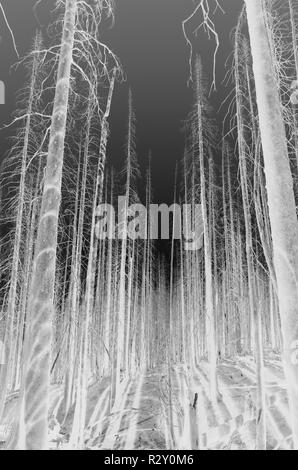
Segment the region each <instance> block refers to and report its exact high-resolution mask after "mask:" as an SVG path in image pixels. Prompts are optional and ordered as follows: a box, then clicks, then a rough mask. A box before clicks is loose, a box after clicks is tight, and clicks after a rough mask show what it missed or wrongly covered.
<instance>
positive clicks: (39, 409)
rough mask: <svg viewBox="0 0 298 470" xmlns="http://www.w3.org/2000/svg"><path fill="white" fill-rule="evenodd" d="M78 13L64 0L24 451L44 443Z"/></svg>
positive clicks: (34, 291) (30, 337) (71, 0)
mask: <svg viewBox="0 0 298 470" xmlns="http://www.w3.org/2000/svg"><path fill="white" fill-rule="evenodd" d="M76 13H77V2H76V0H67V1H66V6H65V17H64V25H63V36H62V46H61V51H60V57H59V68H58V76H57V85H56V94H55V101H54V108H53V115H52V127H51V132H50V143H49V150H48V157H47V168H46V175H45V185H44V192H43V197H42V208H41V214H40V221H39V227H38V234H37V245H36V253H35V261H34V268H33V281H32V288H31V295H30V303H29V309H30V318H29V328H28V330H27V334H26V343H27V346H28V349H27V357H26V359H25V361H26V365H25V375H24V381H25V387H24V398H25V426H26V428H25V435H26V441H25V445H26V449H28V450H39V449H40V450H42V449H46V448H47V445H48V444H47V441H48V407H49V387H50V356H51V341H52V320H53V312H54V287H55V268H56V250H57V233H58V215H59V208H60V200H61V180H62V168H63V157H64V140H65V132H66V120H67V109H68V98H69V90H70V72H71V65H72V53H73V45H74V34H75V22H76Z"/></svg>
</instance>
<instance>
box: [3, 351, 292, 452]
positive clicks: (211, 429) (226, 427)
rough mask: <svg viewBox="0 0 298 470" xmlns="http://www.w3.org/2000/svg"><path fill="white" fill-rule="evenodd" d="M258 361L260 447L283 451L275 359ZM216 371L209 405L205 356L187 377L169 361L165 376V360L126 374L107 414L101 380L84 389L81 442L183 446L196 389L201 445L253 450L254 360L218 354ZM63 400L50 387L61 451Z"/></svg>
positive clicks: (281, 389) (55, 444)
mask: <svg viewBox="0 0 298 470" xmlns="http://www.w3.org/2000/svg"><path fill="white" fill-rule="evenodd" d="M265 366H266V368H265V378H266V397H267V400H266V401H267V412H266V423H267V449H290V448H291V429H290V424H289V423H290V416H289V409H288V401H287V392H286V386H285V380H284V375H283V371H282V365H281V362H280V360H279V358H278V357H277V356H275V355H273V354H271V355H270V357H267V358H266V361H265ZM218 372H219V373H218V380H219V391H220V394H221V398H220V399H219V400H218V401H217V402H216V403H212V402H211V401H210V391H209V380H208V374H209V371H208V363H207V362H201V363H200V365H199V366H198V367H197V368H196V370H195V372H194V373H193V374H192V376H191V377H190V375H189V373H188V371H187V370H186V368H185V367H183V366H182V365H176V366H174V367H172V368H171V374H170V377H169V371H168V368H167V367H166V366H164V367H160V368H159V369H156V370H153V371H150V372H144V373H141V374H139V375H138V376H137V377H135V378H134V379H132V380H126V381H125V382H123V384H122V390H121V394H120V398H119V400H118V401H117V405H116V406H115V407H114V409H113V410H112V412H111V413H108V397H109V382H108V380H107V379H106V380H103V381H102V382H101V383H95V384H93V385H92V386H90V387H89V391H88V400H87V425H86V429H85V436H84V442H85V444H84V447H85V448H86V449H90V450H92V449H93V450H96V449H108V450H112V449H114V450H116V449H118V450H131V449H136V450H141V449H150V450H161V449H173V448H176V449H180V450H183V449H190V448H191V447H190V440H191V438H190V436H191V432H192V431H190V427H191V425H190V422H191V418H190V409H191V406H190V404H192V403H193V400H194V396H195V393H197V394H198V402H197V410H198V411H197V412H198V415H197V416H198V420H197V422H198V436H199V447H200V449H214V450H216V449H226V450H238V449H239V450H253V449H255V447H256V418H255V416H256V406H255V402H256V374H255V365H254V360H253V358H252V357H247V356H246V357H239V358H237V360H233V361H230V360H223V361H222V362H221V364H220V365H219V368H218ZM62 399H63V390H62V389H61V387H60V386H53V387H52V391H51V426H50V427H51V429H50V440H51V448H52V449H61V450H64V449H69V448H71V438H70V436H71V430H72V421H73V415H74V409H71V410H70V413H69V415H68V417H67V420H66V421H65V423H64V425H63V426H60V425H59V407H60V404H61V401H62ZM15 401H16V400H15V398H13V399H11V400H10V402H9V403H8V406H7V409H6V413H5V422H4V423H2V426H0V440H1V429H2V431H3V429H4V428H5V426H8V425H9V423H10V422H11V421H12V416H13V413H14V409H15V407H14V402H15ZM171 403H172V406H170V404H171ZM2 440H5V439H4V438H2Z"/></svg>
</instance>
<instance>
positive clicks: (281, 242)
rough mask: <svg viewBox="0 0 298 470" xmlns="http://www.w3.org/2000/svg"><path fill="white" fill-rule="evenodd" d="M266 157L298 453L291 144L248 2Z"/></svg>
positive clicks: (262, 17)
mask: <svg viewBox="0 0 298 470" xmlns="http://www.w3.org/2000/svg"><path fill="white" fill-rule="evenodd" d="M245 3H246V10H247V19H248V26H249V34H250V43H251V50H252V56H253V70H254V76H255V83H256V94H257V104H258V111H259V121H260V130H261V138H262V145H263V152H264V163H265V175H266V184H267V192H268V205H269V214H270V221H271V228H272V239H273V251H274V265H275V272H276V278H277V287H278V299H279V307H280V315H281V323H282V334H283V342H284V368H285V375H286V380H287V388H288V393H289V401H290V411H291V419H292V428H293V440H294V447H295V449H298V361H297V345H298V289H297V279H298V224H297V216H296V207H295V200H294V192H293V181H292V175H291V171H290V163H289V156H288V151H287V139H286V132H285V126H284V122H283V116H282V111H281V104H280V100H279V92H278V88H277V86H276V82H275V80H274V64H273V60H272V55H271V51H270V43H269V39H268V33H267V27H266V10H265V6H264V2H263V1H260V0H245Z"/></svg>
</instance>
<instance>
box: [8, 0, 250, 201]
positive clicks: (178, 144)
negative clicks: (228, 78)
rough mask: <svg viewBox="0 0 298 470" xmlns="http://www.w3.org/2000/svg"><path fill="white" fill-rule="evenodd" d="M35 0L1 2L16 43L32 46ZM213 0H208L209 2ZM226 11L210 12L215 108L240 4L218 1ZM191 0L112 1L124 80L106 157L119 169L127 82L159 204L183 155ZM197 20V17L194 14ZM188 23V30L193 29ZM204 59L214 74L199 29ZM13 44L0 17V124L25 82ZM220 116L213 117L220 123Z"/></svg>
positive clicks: (113, 38) (111, 36) (47, 6)
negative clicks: (2, 92) (1, 91)
mask: <svg viewBox="0 0 298 470" xmlns="http://www.w3.org/2000/svg"><path fill="white" fill-rule="evenodd" d="M35 1H36V0H2V4H3V7H4V9H5V11H6V13H7V17H8V19H9V22H10V24H11V27H12V29H13V31H14V34H15V38H16V42H17V45H18V49H19V51H20V53H21V54H24V53H26V52H27V51H28V49H29V48H30V45H31V42H32V38H33V36H34V32H35V29H36V27H37V22H36V19H35V17H34V14H33V10H32V6H33V5H34V3H35ZM211 1H213V0H211ZM54 3H55V2H54V0H44V1H43V2H42V5H41V7H40V8H39V10H38V12H39V17H40V21H41V22H42V23H43V24H45V25H46V24H47V23H48V22H49V19H50V18H51V14H50V10H51V8H52V7H53V6H54ZM221 4H222V6H223V8H224V10H225V11H226V14H225V15H222V14H221V13H218V14H217V15H216V17H215V23H216V28H217V31H218V34H219V37H220V42H221V47H220V51H219V54H218V62H217V84H218V93H217V94H214V95H213V96H212V102H213V105H214V108H215V109H218V107H219V105H220V103H221V101H222V99H223V98H224V97H225V95H226V93H227V91H226V90H225V89H224V86H223V85H222V80H223V78H224V75H225V67H224V66H225V61H226V59H227V57H228V56H229V54H230V52H231V50H232V43H231V39H230V33H231V31H232V29H233V28H234V26H235V24H236V19H237V15H238V13H239V11H240V8H241V6H242V2H241V1H239V0H222V2H221ZM193 8H194V3H193V1H192V0H116V22H115V26H114V27H113V29H110V30H108V31H107V32H106V33H105V40H106V42H107V43H108V44H109V46H110V47H112V48H113V50H114V51H115V52H116V53H117V55H118V56H119V58H120V59H121V62H122V64H123V67H124V70H125V73H126V76H127V82H126V83H124V84H122V85H118V86H117V89H116V94H115V97H114V102H113V108H112V117H111V130H112V136H111V141H110V144H109V160H110V162H111V163H113V164H114V165H115V166H116V167H121V165H122V161H123V158H124V155H123V145H124V140H125V131H126V119H127V94H128V87H129V86H131V88H132V91H133V96H134V103H135V109H136V115H137V152H138V157H139V160H140V162H141V165H142V167H144V166H145V165H146V161H147V156H148V153H149V150H150V149H151V151H152V167H153V184H154V194H155V199H156V202H168V203H169V202H171V201H172V199H173V196H172V193H173V180H174V169H175V165H176V161H177V160H180V159H181V158H182V155H183V146H184V141H183V135H182V132H181V128H182V121H183V119H184V118H185V117H186V115H187V113H188V111H189V109H190V106H191V100H192V92H191V89H190V88H188V87H187V80H188V74H189V70H188V49H187V45H186V43H185V40H184V37H183V34H182V27H181V23H182V21H183V19H185V18H186V17H187V16H189V14H190V13H191V12H192V11H193ZM196 21H197V22H199V21H201V18H200V17H199V16H198V17H197V19H196ZM191 29H192V28H191V26H190V32H191ZM193 43H194V46H195V49H196V51H197V52H198V53H200V54H201V55H202V57H203V63H204V65H205V68H206V71H207V73H208V74H209V76H210V75H211V74H212V60H213V51H214V42H213V40H212V39H211V40H208V38H207V36H206V35H205V34H204V33H203V32H202V33H200V34H199V35H198V37H197V38H194V39H193ZM15 60H16V56H15V54H14V51H13V48H12V43H11V40H10V38H9V34H8V32H7V29H6V27H5V24H4V22H3V19H0V61H1V63H0V80H3V81H4V82H5V83H6V91H7V98H6V101H7V104H6V105H4V106H0V125H2V124H3V123H5V122H7V121H9V116H10V115H11V112H12V110H13V109H14V107H15V98H14V97H15V92H16V91H17V90H18V89H19V88H21V87H22V86H23V81H24V78H23V76H22V74H21V73H15V72H14V71H12V70H10V66H11V65H12V64H13V63H14V62H15ZM221 119H222V116H221V115H219V116H218V120H219V121H220V120H221ZM0 142H1V154H2V155H1V154H0V158H2V156H3V153H4V152H5V150H6V149H7V142H6V140H5V134H3V133H2V134H1V135H0Z"/></svg>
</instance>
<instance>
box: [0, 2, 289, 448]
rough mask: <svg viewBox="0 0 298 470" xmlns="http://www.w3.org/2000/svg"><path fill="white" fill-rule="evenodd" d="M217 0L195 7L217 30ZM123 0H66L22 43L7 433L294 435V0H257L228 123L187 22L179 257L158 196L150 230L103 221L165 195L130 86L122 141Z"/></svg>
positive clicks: (11, 202) (204, 440)
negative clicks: (116, 108)
mask: <svg viewBox="0 0 298 470" xmlns="http://www.w3.org/2000/svg"><path fill="white" fill-rule="evenodd" d="M210 3H216V4H217V2H209V4H208V1H207V0H202V1H198V2H197V4H198V6H197V9H196V11H199V10H200V11H201V13H202V15H203V18H204V20H203V25H202V26H203V27H205V30H206V31H207V33H209V35H211V36H212V37H213V39H214V40H215V43H218V41H220V37H218V36H217V33H216V30H215V26H214V23H213V20H212V16H211V13H212V7H213V6H214V5H213V6H212V5H210ZM216 6H218V8H220V5H215V7H216ZM116 14H117V11H116V10H115V5H114V1H113V0H92V1H91V0H88V1H87V0H86V1H84V2H82V1H79V0H57V2H56V8H55V10H54V11H53V22H52V24H51V26H50V27H49V32H50V34H49V38H50V39H49V38H48V37H47V38H43V37H42V35H41V33H40V32H38V31H37V32H36V36H35V38H34V39H33V41H32V49H31V52H30V53H29V54H28V56H26V57H24V58H21V59H20V66H21V67H23V68H24V69H25V70H26V74H27V83H26V87H25V88H24V89H23V90H21V91H20V93H19V96H18V103H19V108H18V110H17V111H16V112H15V115H14V116H13V118H12V120H11V121H10V122H9V124H8V127H7V128H6V129H9V132H10V150H9V152H8V154H7V155H5V158H4V159H3V163H2V167H1V175H0V178H1V183H0V184H1V193H0V204H1V205H0V209H1V212H0V214H1V226H2V227H3V230H2V233H3V235H2V238H1V241H0V263H1V272H0V276H1V280H0V309H1V315H0V445H1V448H2V447H3V448H6V449H26V450H40V449H41V450H46V449H49V448H55V446H57V447H59V448H62V449H63V448H67V449H77V450H78V449H111V448H115V449H133V448H142V449H148V448H163V449H193V450H195V449H211V448H226V449H227V448H229V449H230V448H243V449H245V448H251V449H257V450H265V449H291V448H294V449H296V450H298V285H297V282H298V220H297V203H298V5H297V2H295V1H294V0H245V1H244V2H243V10H242V11H241V14H240V16H239V18H238V23H237V24H236V25H235V28H234V30H233V32H232V35H231V38H232V42H233V55H232V59H231V64H230V67H229V70H228V72H227V82H228V86H227V90H229V91H227V97H226V100H225V102H224V103H223V106H224V107H225V108H226V116H225V119H224V122H223V123H222V125H221V126H220V125H219V124H218V120H217V119H216V113H217V110H215V109H213V108H212V106H211V99H210V94H211V93H212V92H213V89H214V86H215V80H216V64H215V66H214V76H213V77H212V76H211V77H209V76H208V73H209V74H210V70H209V69H208V72H207V70H206V67H205V65H204V61H203V59H202V58H201V57H200V56H198V55H196V54H195V50H194V49H193V48H192V45H191V44H192V42H191V41H192V40H194V41H195V39H193V38H191V39H190V38H189V36H188V35H186V32H185V31H186V29H185V23H183V25H182V26H183V28H182V32H181V34H183V32H184V35H185V39H186V41H187V42H188V45H190V49H191V50H190V52H191V54H190V86H191V87H192V90H193V106H192V109H190V110H189V114H188V116H186V117H185V125H184V136H185V151H184V155H181V159H180V161H179V162H177V170H176V178H175V185H174V187H173V201H174V202H175V203H177V204H180V205H183V204H188V205H189V207H191V208H192V209H193V210H192V211H190V212H189V217H190V218H191V225H192V226H193V227H196V226H197V225H198V224H202V239H201V243H200V244H199V246H198V247H196V249H192V250H187V249H185V243H184V240H183V236H182V234H181V237H180V240H179V239H178V238H179V237H176V236H174V233H175V230H176V228H175V227H174V222H173V226H172V227H171V230H170V240H169V252H170V256H169V259H167V258H166V257H165V256H163V255H161V253H160V251H159V250H158V243H157V241H155V240H154V239H153V238H154V237H152V234H151V233H150V232H151V230H152V224H151V220H150V210H148V213H147V214H148V216H147V218H146V220H145V223H144V225H145V227H144V228H143V230H145V233H146V235H147V236H146V237H143V238H144V239H141V238H140V239H136V240H134V239H132V238H131V237H130V236H129V233H128V229H127V224H126V223H124V224H123V226H121V227H118V231H117V235H116V236H107V237H106V238H105V237H100V236H98V235H99V234H98V233H97V230H96V227H98V226H97V207H98V205H99V204H101V203H106V204H109V205H111V206H113V207H117V201H118V196H119V195H121V196H123V195H124V196H125V199H124V200H125V204H124V207H123V214H121V218H122V220H128V219H129V217H130V216H131V214H130V212H129V211H130V207H131V205H133V204H143V205H144V206H145V207H147V208H148V209H149V206H150V205H151V204H152V203H153V202H154V201H153V199H154V198H153V194H154V191H153V187H152V186H153V184H152V174H151V160H152V159H153V158H154V155H149V156H148V164H147V171H146V174H145V175H142V174H141V170H140V165H139V161H138V153H137V145H136V137H137V132H138V122H137V117H138V114H137V109H135V105H134V96H133V90H130V91H129V95H128V96H127V127H126V139H125V152H124V156H123V162H122V167H123V170H122V171H116V170H115V169H113V168H111V165H109V162H108V161H107V158H108V155H107V153H108V152H107V148H108V147H107V145H108V142H109V139H110V125H109V124H110V123H109V120H110V119H109V118H110V114H111V105H112V102H113V97H114V90H115V87H116V86H121V84H122V82H123V79H124V71H123V69H122V66H121V58H118V57H117V51H113V50H111V49H110V48H109V47H108V46H107V45H106V44H104V43H103V42H102V39H101V38H102V34H101V28H102V26H103V25H104V24H106V23H109V24H112V23H113V20H114V15H116ZM190 18H192V17H190ZM215 62H216V54H215ZM128 81H129V77H128ZM212 82H213V83H212ZM140 182H141V184H142V186H143V187H144V188H145V189H144V191H143V192H142V193H140V192H139V190H138V188H139V186H140V184H139V183H140ZM198 204H199V205H200V207H201V214H200V217H199V220H197V219H198V214H197V212H196V211H195V207H196V206H197V205H198ZM118 215H119V214H118ZM170 220H172V218H170ZM173 221H174V217H173ZM111 235H112V234H111ZM176 235H177V234H176ZM144 395H146V396H145V398H144ZM150 395H152V396H153V398H154V399H155V401H156V403H155V402H154V401H152V403H154V404H153V405H152V407H153V408H152V415H154V414H155V415H156V416H155V418H154V419H153V418H152V417H150V416H149V415H150V411H148V409H150V406H151V405H150V403H151V402H150V400H149V398H148V397H150ZM153 398H152V400H153ZM148 400H149V401H148ZM154 407H155V408H154ZM148 413H149V415H148ZM148 416H149V417H148ZM146 419H148V420H149V424H146V426H145V427H144V428H141V430H140V426H142V425H140V423H142V421H146ZM149 428H150V429H149Z"/></svg>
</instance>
